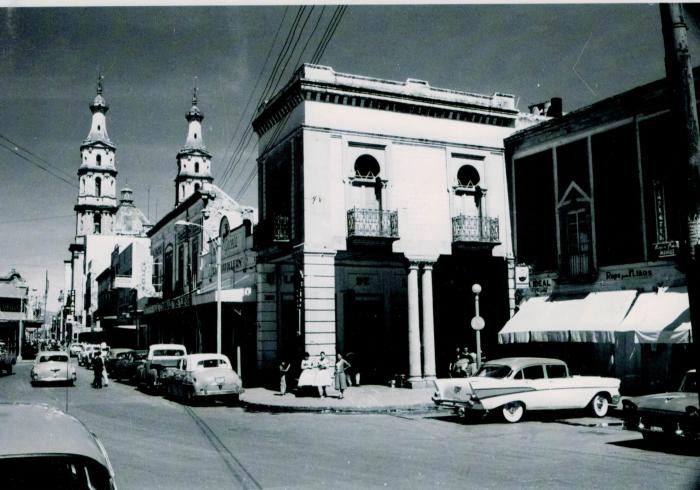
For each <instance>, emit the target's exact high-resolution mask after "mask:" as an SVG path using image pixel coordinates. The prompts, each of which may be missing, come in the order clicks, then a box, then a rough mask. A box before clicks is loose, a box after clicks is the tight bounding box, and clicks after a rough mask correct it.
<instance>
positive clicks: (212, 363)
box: [197, 359, 227, 368]
mask: <svg viewBox="0 0 700 490" xmlns="http://www.w3.org/2000/svg"><path fill="white" fill-rule="evenodd" d="M226 365H227V362H226V361H225V360H224V359H202V360H201V361H199V362H198V363H197V366H199V367H203V368H216V367H219V366H226Z"/></svg>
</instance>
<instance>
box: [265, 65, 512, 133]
mask: <svg viewBox="0 0 700 490" xmlns="http://www.w3.org/2000/svg"><path fill="white" fill-rule="evenodd" d="M513 99H514V98H513V97H512V96H510V95H503V94H494V95H493V96H485V95H479V94H471V93H467V92H458V91H454V90H447V89H440V88H433V87H430V86H429V85H428V83H427V82H423V81H420V80H411V79H409V80H407V81H406V82H394V81H389V80H381V79H375V78H369V77H361V76H357V75H350V74H343V73H335V72H334V71H333V70H332V69H331V68H329V67H321V66H314V65H303V66H302V67H301V68H300V69H299V70H298V71H297V72H296V74H295V75H294V76H293V78H292V80H291V81H290V82H289V83H288V84H287V85H286V86H285V87H284V88H283V89H282V90H281V91H280V92H278V93H277V95H275V97H273V98H272V100H270V101H269V102H267V103H265V105H263V106H262V107H261V108H260V109H259V110H258V114H257V116H256V118H255V120H254V121H253V129H255V132H256V133H257V134H258V135H259V136H261V135H263V134H265V133H266V132H267V131H269V130H270V128H272V127H273V126H274V125H275V124H277V123H278V122H279V121H280V120H282V119H283V118H284V117H285V116H286V115H287V114H289V113H290V112H291V111H292V110H294V108H295V107H297V106H298V105H299V104H301V103H302V102H303V101H310V102H322V103H330V104H336V105H347V106H353V107H362V108H368V109H375V110H383V111H388V112H398V113H403V114H414V115H418V116H425V117H433V118H440V119H453V120H458V121H469V122H474V123H478V124H487V125H492V126H502V127H515V122H516V119H517V116H518V114H519V112H518V111H517V110H516V109H515V104H514V100H513Z"/></svg>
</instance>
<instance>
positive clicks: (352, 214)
mask: <svg viewBox="0 0 700 490" xmlns="http://www.w3.org/2000/svg"><path fill="white" fill-rule="evenodd" d="M348 237H376V238H393V239H397V238H399V214H398V212H397V211H383V210H379V209H363V208H353V209H351V210H349V211H348Z"/></svg>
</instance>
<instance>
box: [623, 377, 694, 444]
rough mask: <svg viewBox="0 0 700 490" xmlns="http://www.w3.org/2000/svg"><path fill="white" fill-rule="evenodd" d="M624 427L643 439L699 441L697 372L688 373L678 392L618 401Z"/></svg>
mask: <svg viewBox="0 0 700 490" xmlns="http://www.w3.org/2000/svg"><path fill="white" fill-rule="evenodd" d="M622 411H623V412H622V413H623V415H624V418H625V427H626V428H627V429H630V430H636V431H639V432H641V433H642V436H643V437H644V438H645V439H661V438H664V439H675V438H677V439H683V440H695V441H697V440H698V439H700V411H698V388H697V373H696V371H695V369H691V370H690V371H688V372H687V373H686V374H685V376H684V378H683V381H682V382H681V386H680V388H679V389H678V391H672V392H668V393H656V394H653V395H646V396H640V397H637V398H632V399H629V400H623V401H622Z"/></svg>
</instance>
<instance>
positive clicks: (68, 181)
mask: <svg viewBox="0 0 700 490" xmlns="http://www.w3.org/2000/svg"><path fill="white" fill-rule="evenodd" d="M0 147H3V148H5V149H6V150H8V151H9V152H11V153H14V154H15V155H17V156H18V157H20V158H21V159H22V160H26V161H27V162H29V163H31V164H32V165H36V166H37V167H39V168H40V169H42V170H43V171H45V172H47V173H48V174H50V175H52V176H53V177H56V178H57V179H59V180H61V181H63V182H65V183H66V184H68V185H70V186H71V187H73V188H75V187H76V183H75V181H70V180H68V179H66V178H65V177H63V176H62V175H59V174H56V173H54V172H52V171H51V170H50V169H48V168H46V167H44V166H43V165H41V164H39V163H37V162H35V161H33V160H31V159H30V158H27V157H26V156H24V155H22V154H21V153H19V152H18V151H17V150H15V148H12V147H10V146H7V145H6V144H5V143H3V142H2V141H0Z"/></svg>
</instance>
